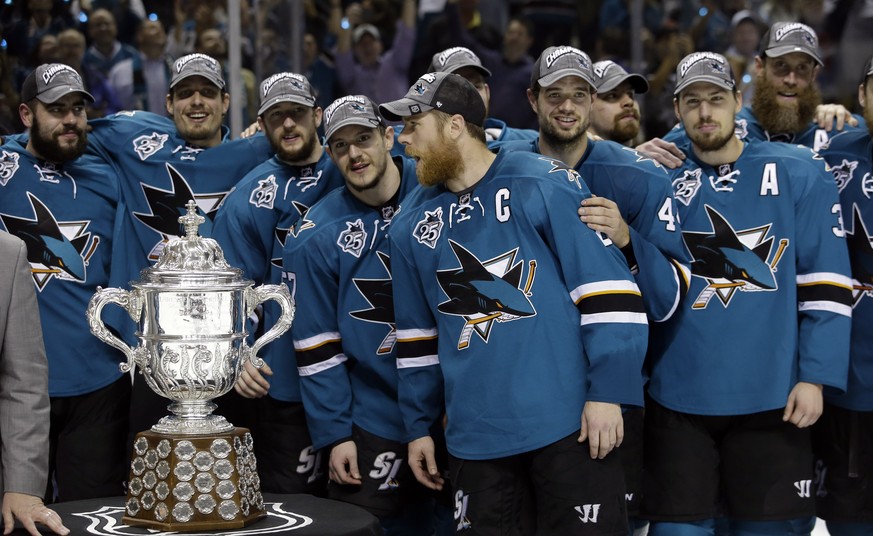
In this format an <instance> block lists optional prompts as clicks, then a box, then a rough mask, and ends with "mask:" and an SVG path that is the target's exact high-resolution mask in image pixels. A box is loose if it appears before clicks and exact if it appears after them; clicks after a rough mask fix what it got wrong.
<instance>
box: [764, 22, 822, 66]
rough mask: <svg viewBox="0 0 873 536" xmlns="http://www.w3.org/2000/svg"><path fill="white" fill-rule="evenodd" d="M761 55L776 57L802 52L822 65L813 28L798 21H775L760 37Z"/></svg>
mask: <svg viewBox="0 0 873 536" xmlns="http://www.w3.org/2000/svg"><path fill="white" fill-rule="evenodd" d="M761 45H762V46H763V47H764V48H763V49H762V50H761V56H767V57H768V58H778V57H779V56H784V55H786V54H790V53H792V52H803V53H804V54H806V55H808V56H811V57H812V59H814V60H815V62H816V63H818V64H819V65H824V63H823V62H822V60H821V53H820V51H819V49H818V36H816V35H815V30H813V29H812V28H810V27H809V26H807V25H806V24H803V23H800V22H777V23H775V24H773V26H771V27H770V29H769V30H767V33H765V34H764V37H763V38H762V39H761Z"/></svg>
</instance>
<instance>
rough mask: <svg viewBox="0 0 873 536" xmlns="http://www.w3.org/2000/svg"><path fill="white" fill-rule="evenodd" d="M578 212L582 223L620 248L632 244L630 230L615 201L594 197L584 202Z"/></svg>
mask: <svg viewBox="0 0 873 536" xmlns="http://www.w3.org/2000/svg"><path fill="white" fill-rule="evenodd" d="M576 212H577V213H578V214H579V219H580V220H582V223H584V224H586V225H587V226H588V227H590V228H591V229H593V230H595V231H598V232H600V233H603V234H605V235H606V236H607V238H609V239H610V240H612V242H613V244H615V245H616V246H618V247H619V248H623V247H625V246H626V245H628V243H630V230H629V229H628V226H627V223H626V222H625V221H624V218H622V217H621V212H619V211H618V205H616V204H615V202H614V201H612V200H610V199H606V198H605V197H597V196H596V195H592V196H591V197H589V198H587V199H583V200H582V202H581V203H580V206H579V209H578V210H577V211H576Z"/></svg>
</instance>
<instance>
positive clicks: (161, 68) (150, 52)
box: [136, 20, 173, 115]
mask: <svg viewBox="0 0 873 536" xmlns="http://www.w3.org/2000/svg"><path fill="white" fill-rule="evenodd" d="M136 40H137V44H138V45H139V55H140V58H141V60H142V72H143V78H144V79H145V86H146V92H145V102H144V103H143V104H144V106H143V108H144V109H145V110H148V111H149V112H152V113H156V114H160V115H164V114H166V98H167V87H168V86H169V85H170V71H171V68H172V64H173V59H172V58H171V57H170V56H169V54H167V33H166V32H165V31H164V25H163V24H162V23H161V21H160V20H155V21H151V20H145V21H143V23H142V24H141V25H140V27H139V31H138V32H137V38H136Z"/></svg>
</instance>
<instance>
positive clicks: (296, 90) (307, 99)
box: [258, 73, 315, 115]
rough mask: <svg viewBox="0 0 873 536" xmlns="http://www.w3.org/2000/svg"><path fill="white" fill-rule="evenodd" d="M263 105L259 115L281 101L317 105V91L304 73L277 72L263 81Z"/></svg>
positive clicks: (259, 109) (312, 106)
mask: <svg viewBox="0 0 873 536" xmlns="http://www.w3.org/2000/svg"><path fill="white" fill-rule="evenodd" d="M260 93H261V106H260V108H258V115H262V114H263V113H264V112H266V111H267V110H269V109H270V107H271V106H273V105H274V104H278V103H280V102H296V103H297V104H302V105H304V106H309V107H310V108H314V107H315V93H314V92H313V91H312V85H310V83H309V80H307V78H306V77H305V76H303V75H300V74H297V73H277V74H274V75H273V76H271V77H270V78H267V79H266V80H264V81H263V82H261V89H260Z"/></svg>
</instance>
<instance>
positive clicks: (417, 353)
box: [397, 339, 438, 359]
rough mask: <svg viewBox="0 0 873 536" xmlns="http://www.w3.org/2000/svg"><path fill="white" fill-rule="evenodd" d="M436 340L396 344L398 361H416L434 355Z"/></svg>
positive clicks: (409, 341)
mask: <svg viewBox="0 0 873 536" xmlns="http://www.w3.org/2000/svg"><path fill="white" fill-rule="evenodd" d="M437 349H438V342H437V339H419V340H408V339H407V340H405V341H400V342H399V343H398V344H397V358H398V359H416V358H419V357H421V356H425V355H436V354H437Z"/></svg>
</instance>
